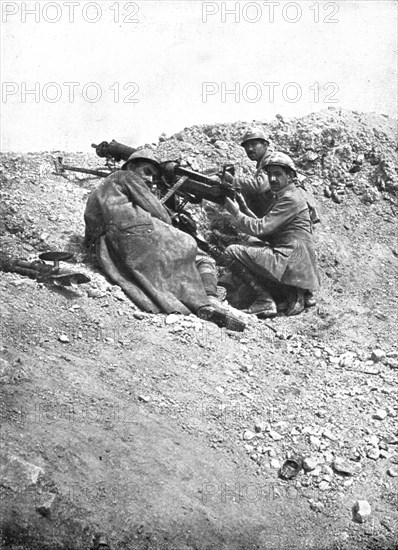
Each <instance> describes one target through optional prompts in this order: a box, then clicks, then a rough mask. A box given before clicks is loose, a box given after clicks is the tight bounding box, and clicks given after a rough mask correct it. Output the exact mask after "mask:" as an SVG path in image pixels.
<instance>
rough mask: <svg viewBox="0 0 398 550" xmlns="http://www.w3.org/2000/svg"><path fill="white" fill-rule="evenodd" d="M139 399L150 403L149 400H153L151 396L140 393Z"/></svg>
mask: <svg viewBox="0 0 398 550" xmlns="http://www.w3.org/2000/svg"><path fill="white" fill-rule="evenodd" d="M138 400H139V401H143V402H144V403H149V401H150V400H151V398H150V397H148V396H147V395H139V396H138Z"/></svg>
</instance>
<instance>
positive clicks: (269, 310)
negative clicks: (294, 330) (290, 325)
mask: <svg viewBox="0 0 398 550" xmlns="http://www.w3.org/2000/svg"><path fill="white" fill-rule="evenodd" d="M264 170H265V172H266V174H267V176H268V179H269V183H270V188H271V192H272V200H271V202H270V203H269V204H268V207H267V209H266V212H265V214H264V215H263V216H262V217H261V218H252V217H249V216H247V215H245V214H243V213H242V212H241V210H240V207H239V205H238V203H237V202H236V201H232V200H231V199H229V198H226V199H225V204H224V206H225V209H226V210H227V211H228V212H229V213H230V214H232V215H233V216H234V218H235V221H236V225H237V227H238V228H239V229H240V230H241V231H242V232H244V233H246V234H247V235H250V236H253V237H257V238H258V239H259V241H257V243H255V244H252V245H250V244H245V245H231V246H229V247H228V248H227V249H226V255H227V257H228V258H229V260H230V262H231V263H230V268H231V270H232V271H233V272H234V273H235V274H236V275H238V276H239V277H240V278H241V279H242V280H243V281H245V282H246V283H247V284H248V285H249V286H250V287H251V289H252V291H253V293H254V296H255V300H254V302H253V303H252V304H251V306H250V307H249V308H248V309H247V310H246V311H247V313H252V314H255V315H258V316H263V317H274V316H275V315H276V314H277V311H278V310H277V306H276V303H275V300H274V298H273V297H272V295H271V294H270V292H269V290H270V288H273V289H275V288H277V289H278V291H279V293H280V294H282V295H283V297H284V298H285V307H286V314H287V315H296V314H298V313H301V311H303V309H304V307H305V305H307V306H309V305H314V302H313V300H312V292H313V291H315V290H317V289H318V288H319V276H318V269H317V264H316V256H315V248H314V242H313V224H312V221H311V216H310V212H309V207H308V203H307V201H306V199H305V197H304V195H303V194H302V193H301V190H300V189H299V188H297V187H296V185H295V180H296V177H297V171H296V167H295V165H294V162H293V160H292V159H291V158H290V157H289V156H288V155H286V154H284V153H280V152H275V153H272V154H271V155H270V156H269V158H268V159H267V162H266V164H265V166H264ZM306 301H307V304H306Z"/></svg>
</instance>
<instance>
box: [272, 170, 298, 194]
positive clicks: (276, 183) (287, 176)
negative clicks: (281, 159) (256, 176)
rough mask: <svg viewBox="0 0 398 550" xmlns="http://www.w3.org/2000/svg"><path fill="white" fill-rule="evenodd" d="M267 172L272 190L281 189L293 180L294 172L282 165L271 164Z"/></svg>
mask: <svg viewBox="0 0 398 550" xmlns="http://www.w3.org/2000/svg"><path fill="white" fill-rule="evenodd" d="M267 174H268V181H269V184H270V186H271V190H272V191H280V190H281V189H283V188H284V187H286V185H288V184H289V183H290V182H291V181H293V174H292V173H291V172H289V171H286V170H284V168H282V166H270V167H269V168H268V169H267Z"/></svg>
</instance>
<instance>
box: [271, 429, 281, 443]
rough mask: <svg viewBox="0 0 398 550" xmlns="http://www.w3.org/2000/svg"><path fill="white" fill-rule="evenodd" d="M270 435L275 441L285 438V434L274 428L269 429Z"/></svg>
mask: <svg viewBox="0 0 398 550" xmlns="http://www.w3.org/2000/svg"><path fill="white" fill-rule="evenodd" d="M269 436H270V438H271V439H273V440H274V441H280V440H281V439H283V435H281V434H280V433H278V432H276V431H274V430H270V431H269Z"/></svg>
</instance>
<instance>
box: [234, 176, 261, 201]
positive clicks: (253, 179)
mask: <svg viewBox="0 0 398 550" xmlns="http://www.w3.org/2000/svg"><path fill="white" fill-rule="evenodd" d="M235 181H236V183H237V184H239V186H240V187H241V189H242V194H243V196H244V197H247V196H253V195H261V194H262V193H265V192H267V191H269V188H270V186H269V183H268V176H267V174H266V173H265V172H263V171H258V172H256V173H255V174H254V175H253V176H242V177H236V178H235Z"/></svg>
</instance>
